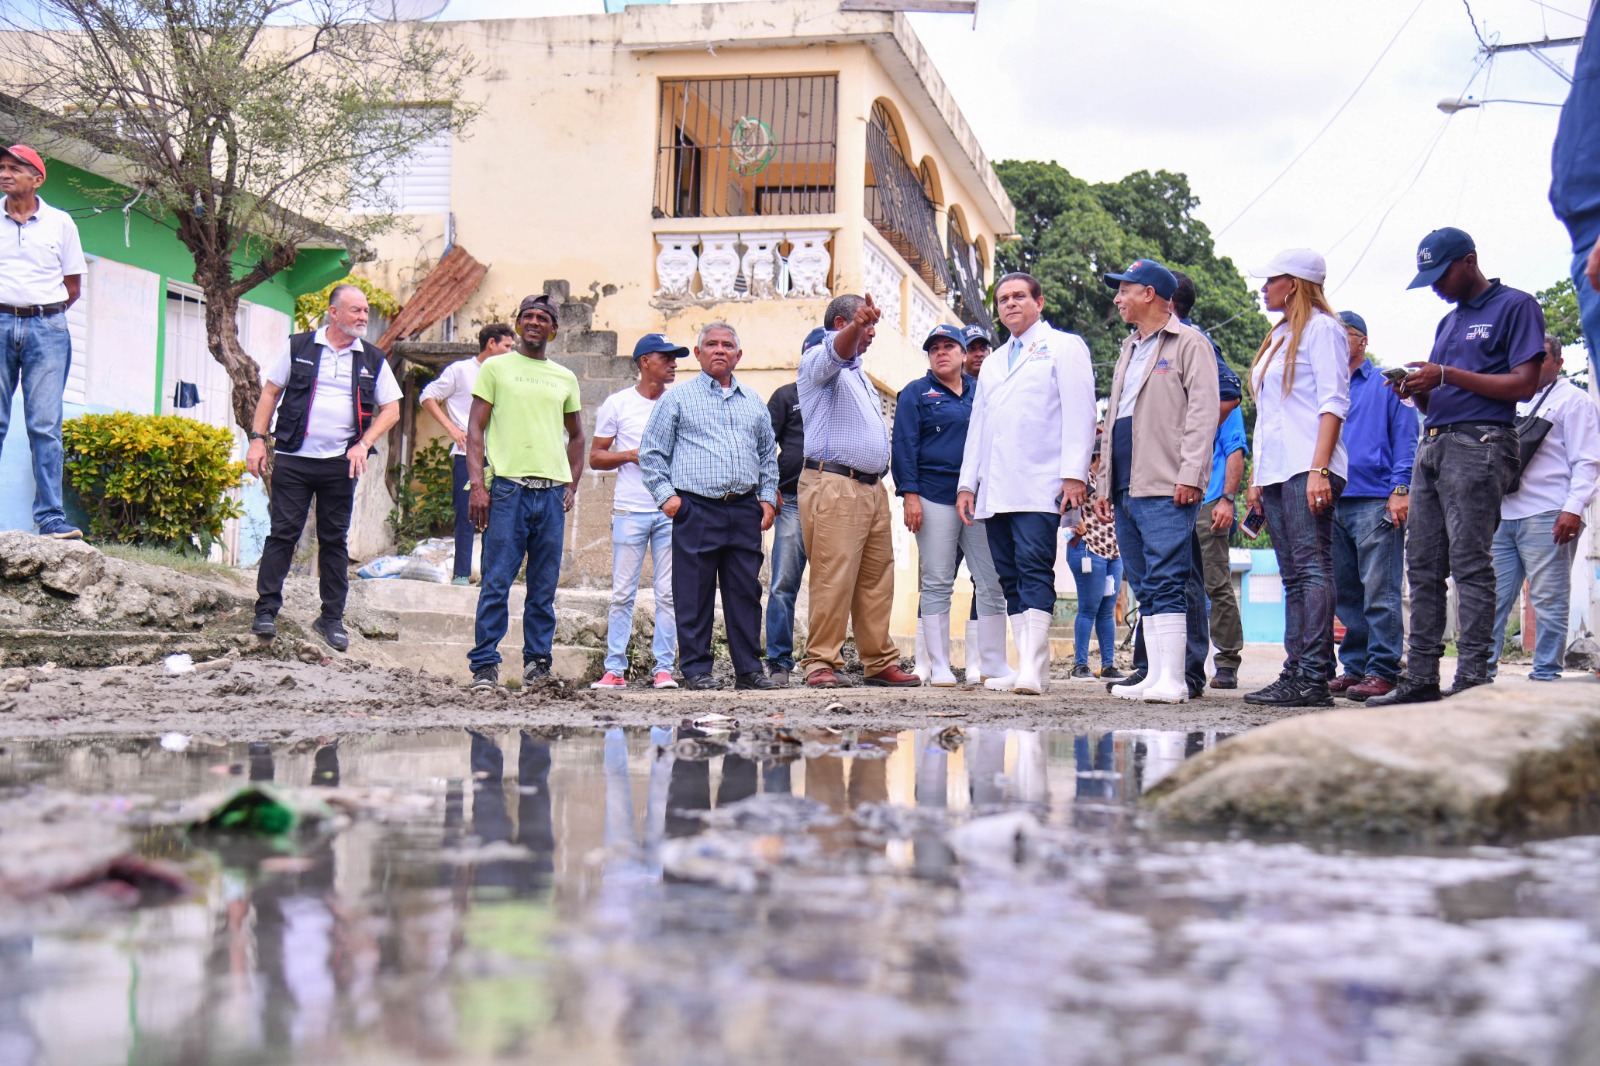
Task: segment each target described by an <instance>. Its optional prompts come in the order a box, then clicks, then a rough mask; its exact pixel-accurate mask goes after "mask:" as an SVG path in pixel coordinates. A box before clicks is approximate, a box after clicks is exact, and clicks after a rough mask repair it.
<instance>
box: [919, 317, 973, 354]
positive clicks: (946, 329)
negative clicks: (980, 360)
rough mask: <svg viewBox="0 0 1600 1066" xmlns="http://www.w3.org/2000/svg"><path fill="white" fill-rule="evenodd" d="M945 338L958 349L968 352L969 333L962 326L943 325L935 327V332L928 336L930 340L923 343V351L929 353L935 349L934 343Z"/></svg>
mask: <svg viewBox="0 0 1600 1066" xmlns="http://www.w3.org/2000/svg"><path fill="white" fill-rule="evenodd" d="M940 337H943V338H944V339H945V340H948V341H954V342H955V345H956V347H957V348H960V349H961V350H962V351H966V350H967V331H966V330H964V329H962V328H961V327H960V326H951V325H945V324H943V323H941V324H940V325H937V326H934V327H933V332H932V333H930V334H928V339H927V340H925V341H923V342H922V350H923V351H927V350H928V349H929V348H932V347H933V342H934V341H936V340H938V339H939V338H940Z"/></svg>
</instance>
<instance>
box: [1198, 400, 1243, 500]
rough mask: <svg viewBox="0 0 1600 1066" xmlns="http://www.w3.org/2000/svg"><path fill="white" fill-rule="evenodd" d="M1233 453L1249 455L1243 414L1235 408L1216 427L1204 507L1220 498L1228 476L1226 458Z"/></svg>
mask: <svg viewBox="0 0 1600 1066" xmlns="http://www.w3.org/2000/svg"><path fill="white" fill-rule="evenodd" d="M1234 452H1244V453H1245V454H1246V455H1249V454H1250V442H1249V440H1248V439H1246V437H1245V432H1244V412H1243V411H1242V410H1241V409H1239V408H1237V407H1235V408H1234V409H1233V410H1231V411H1229V412H1228V417H1227V418H1224V419H1223V420H1222V424H1221V425H1220V426H1218V427H1217V443H1216V446H1215V447H1214V448H1212V450H1211V483H1210V484H1208V485H1207V486H1206V498H1205V499H1204V500H1203V501H1202V503H1203V504H1204V506H1205V507H1210V506H1211V505H1212V504H1214V503H1216V502H1217V501H1218V500H1220V499H1221V498H1222V482H1223V479H1224V478H1226V477H1227V474H1228V469H1227V467H1228V456H1230V455H1232V454H1233V453H1234Z"/></svg>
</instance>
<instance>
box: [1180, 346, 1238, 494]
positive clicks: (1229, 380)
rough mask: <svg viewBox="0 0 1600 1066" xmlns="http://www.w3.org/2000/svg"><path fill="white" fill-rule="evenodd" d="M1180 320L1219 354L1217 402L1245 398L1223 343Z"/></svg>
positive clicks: (1212, 474)
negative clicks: (1209, 342) (1223, 353)
mask: <svg viewBox="0 0 1600 1066" xmlns="http://www.w3.org/2000/svg"><path fill="white" fill-rule="evenodd" d="M1178 321H1179V322H1181V323H1183V324H1184V325H1185V326H1188V327H1189V328H1190V329H1192V330H1195V331H1197V332H1198V333H1199V334H1200V335H1201V336H1202V337H1204V338H1205V339H1206V340H1208V341H1211V350H1212V351H1213V352H1215V353H1216V356H1217V402H1218V403H1230V402H1233V401H1235V400H1240V399H1243V398H1244V386H1243V385H1241V384H1239V375H1238V374H1235V373H1234V372H1233V367H1231V366H1229V365H1228V361H1227V360H1226V359H1224V358H1222V345H1220V344H1218V343H1217V342H1216V341H1212V340H1211V334H1209V333H1207V332H1206V331H1205V330H1203V329H1201V328H1200V327H1199V326H1197V325H1195V324H1194V323H1193V322H1191V321H1189V320H1188V319H1187V318H1180V319H1178ZM1218 428H1219V429H1220V428H1221V427H1218ZM1211 476H1212V478H1213V479H1215V478H1216V476H1217V472H1216V470H1215V468H1213V469H1212V471H1211ZM1217 494H1218V495H1219V496H1220V495H1221V494H1222V493H1221V490H1220V489H1219V490H1218V491H1217Z"/></svg>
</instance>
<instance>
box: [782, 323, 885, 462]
mask: <svg viewBox="0 0 1600 1066" xmlns="http://www.w3.org/2000/svg"><path fill="white" fill-rule="evenodd" d="M838 335H839V334H838V332H837V331H834V332H831V333H826V334H824V335H823V338H822V343H821V344H818V345H816V346H814V347H812V348H811V350H809V351H808V352H806V353H805V354H804V355H802V356H801V357H800V376H799V378H798V380H797V381H796V382H795V384H796V385H797V386H798V387H799V388H798V391H799V393H800V414H801V421H802V423H803V426H802V431H803V433H804V434H805V452H806V458H807V459H815V460H820V461H821V462H825V463H839V464H841V465H843V466H848V467H850V468H851V469H852V470H859V471H861V472H862V473H866V474H882V473H884V472H885V471H887V470H888V469H889V427H888V426H886V425H884V423H883V410H882V408H880V407H879V406H878V390H877V387H876V386H874V385H873V384H872V382H871V381H869V380H868V379H867V372H866V371H865V370H863V369H862V367H861V357H860V356H857V357H855V358H854V359H848V360H844V359H840V358H839V355H838V353H837V352H835V351H834V350H833V339H834V338H835V337H837V336H838Z"/></svg>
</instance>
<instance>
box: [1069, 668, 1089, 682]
mask: <svg viewBox="0 0 1600 1066" xmlns="http://www.w3.org/2000/svg"><path fill="white" fill-rule="evenodd" d="M1067 680H1068V681H1093V680H1094V671H1093V670H1091V669H1089V668H1088V667H1087V666H1074V667H1073V668H1072V673H1070V674H1068V675H1067Z"/></svg>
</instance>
